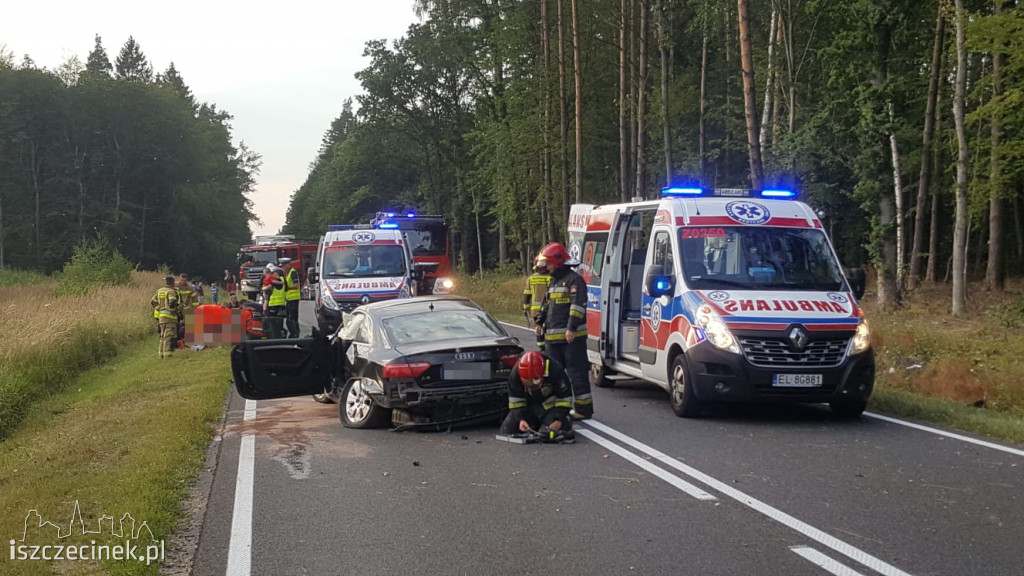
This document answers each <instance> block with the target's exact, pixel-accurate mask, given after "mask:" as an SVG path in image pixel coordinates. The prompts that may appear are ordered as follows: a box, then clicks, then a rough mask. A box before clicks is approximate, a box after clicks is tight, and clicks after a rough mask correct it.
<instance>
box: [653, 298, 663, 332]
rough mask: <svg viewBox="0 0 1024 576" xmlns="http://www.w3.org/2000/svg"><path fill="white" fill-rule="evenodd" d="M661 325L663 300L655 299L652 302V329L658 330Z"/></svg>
mask: <svg viewBox="0 0 1024 576" xmlns="http://www.w3.org/2000/svg"><path fill="white" fill-rule="evenodd" d="M659 326H661V302H659V301H657V300H655V301H654V303H653V304H651V330H654V331H655V332H657V331H658V327H659Z"/></svg>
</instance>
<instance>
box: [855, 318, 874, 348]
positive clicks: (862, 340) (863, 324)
mask: <svg viewBox="0 0 1024 576" xmlns="http://www.w3.org/2000/svg"><path fill="white" fill-rule="evenodd" d="M868 348H871V328H870V327H868V321H867V320H866V319H864V318H861V319H860V324H857V333H856V334H854V335H853V340H852V341H851V342H850V354H851V355H852V354H860V353H862V352H867V350H868Z"/></svg>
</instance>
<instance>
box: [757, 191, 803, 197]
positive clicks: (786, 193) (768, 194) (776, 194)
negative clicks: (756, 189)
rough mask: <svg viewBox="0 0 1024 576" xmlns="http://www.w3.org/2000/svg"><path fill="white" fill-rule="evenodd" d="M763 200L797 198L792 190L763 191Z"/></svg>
mask: <svg viewBox="0 0 1024 576" xmlns="http://www.w3.org/2000/svg"><path fill="white" fill-rule="evenodd" d="M761 197H762V198H796V192H794V191H792V190H761Z"/></svg>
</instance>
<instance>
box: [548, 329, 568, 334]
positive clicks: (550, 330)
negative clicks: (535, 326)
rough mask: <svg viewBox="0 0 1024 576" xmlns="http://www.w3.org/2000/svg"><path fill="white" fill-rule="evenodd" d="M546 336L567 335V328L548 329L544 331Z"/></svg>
mask: <svg viewBox="0 0 1024 576" xmlns="http://www.w3.org/2000/svg"><path fill="white" fill-rule="evenodd" d="M544 333H545V334H565V328H548V329H547V330H545V331H544Z"/></svg>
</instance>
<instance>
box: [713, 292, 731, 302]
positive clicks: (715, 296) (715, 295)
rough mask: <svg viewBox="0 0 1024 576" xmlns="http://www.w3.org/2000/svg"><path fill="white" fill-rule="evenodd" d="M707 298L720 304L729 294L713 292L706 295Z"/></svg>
mask: <svg viewBox="0 0 1024 576" xmlns="http://www.w3.org/2000/svg"><path fill="white" fill-rule="evenodd" d="M708 298H710V299H712V300H714V301H715V302H721V301H723V300H728V299H729V293H728V292H723V291H721V290H715V291H714V292H711V293H710V294H708Z"/></svg>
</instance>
